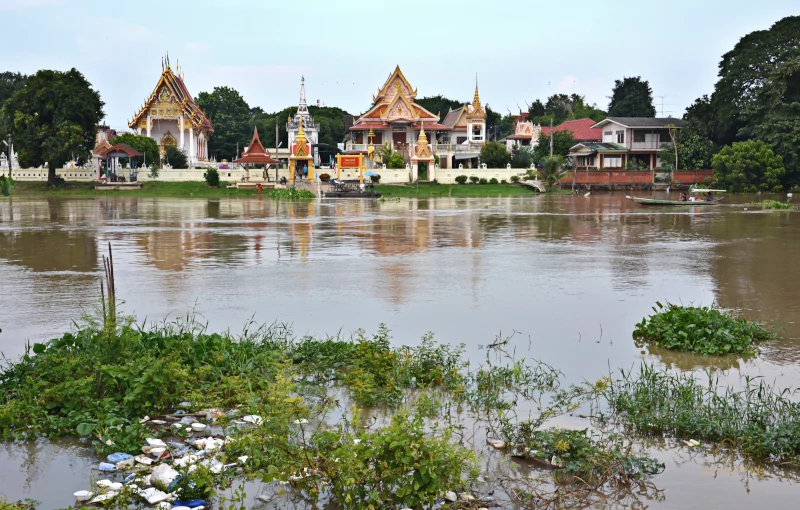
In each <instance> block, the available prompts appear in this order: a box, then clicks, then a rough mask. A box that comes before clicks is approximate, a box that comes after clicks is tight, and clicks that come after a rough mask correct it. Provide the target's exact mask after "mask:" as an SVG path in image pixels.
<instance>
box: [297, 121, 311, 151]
mask: <svg viewBox="0 0 800 510" xmlns="http://www.w3.org/2000/svg"><path fill="white" fill-rule="evenodd" d="M294 143H296V144H297V146H298V147H305V146H306V145H307V144H308V140H306V131H305V129H303V117H300V125H299V126H298V128H297V138H296V139H295V142H294Z"/></svg>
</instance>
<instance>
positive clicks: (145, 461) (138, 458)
mask: <svg viewBox="0 0 800 510" xmlns="http://www.w3.org/2000/svg"><path fill="white" fill-rule="evenodd" d="M133 460H135V461H136V462H137V463H139V464H144V465H145V466H149V465H150V464H152V463H153V459H151V458H150V457H148V456H146V455H139V456H136V457H134V458H133Z"/></svg>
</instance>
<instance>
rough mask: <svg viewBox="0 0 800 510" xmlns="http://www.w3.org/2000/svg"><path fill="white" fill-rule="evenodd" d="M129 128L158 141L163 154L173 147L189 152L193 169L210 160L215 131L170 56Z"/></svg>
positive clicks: (165, 59) (188, 156) (163, 64)
mask: <svg viewBox="0 0 800 510" xmlns="http://www.w3.org/2000/svg"><path fill="white" fill-rule="evenodd" d="M128 127H130V128H131V129H133V130H134V131H135V132H138V133H139V134H140V135H146V136H147V137H148V138H152V139H153V140H155V141H156V143H157V144H158V148H159V151H160V152H161V154H162V155H163V154H164V153H165V152H166V149H167V147H169V146H175V147H178V148H179V149H181V150H183V151H185V152H186V156H187V159H188V161H189V166H190V167H191V166H192V165H193V164H194V163H197V162H198V161H208V140H209V138H210V137H211V135H212V134H213V133H214V128H213V127H212V126H211V121H210V120H209V119H208V117H206V115H205V113H203V111H202V110H201V109H200V107H199V106H198V105H197V103H196V102H195V100H194V98H193V97H192V94H191V93H190V92H189V89H188V88H187V87H186V83H185V82H184V81H183V74H182V73H181V71H180V68H178V72H177V73H175V72H174V71H173V70H172V67H171V66H170V63H169V56H167V57H165V58H164V59H163V60H162V62H161V78H160V79H159V80H158V83H157V84H156V87H155V89H153V92H152V93H151V94H150V96H148V97H147V99H146V100H145V101H144V103H143V104H142V106H141V107H140V108H139V110H137V112H136V113H135V114H134V116H133V118H132V119H131V121H130V122H129V123H128Z"/></svg>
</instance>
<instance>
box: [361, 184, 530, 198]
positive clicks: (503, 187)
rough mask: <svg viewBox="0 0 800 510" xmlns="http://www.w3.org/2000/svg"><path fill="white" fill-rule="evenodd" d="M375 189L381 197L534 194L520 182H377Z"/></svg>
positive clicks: (464, 196)
mask: <svg viewBox="0 0 800 510" xmlns="http://www.w3.org/2000/svg"><path fill="white" fill-rule="evenodd" d="M375 189H376V190H377V191H378V193H380V194H381V196H383V197H387V198H390V197H412V198H435V197H457V198H479V197H518V196H528V195H535V194H536V193H538V192H537V191H536V190H533V189H531V188H527V187H525V186H522V185H521V184H437V183H428V182H425V183H422V182H421V183H419V186H418V185H416V184H379V185H376V186H375Z"/></svg>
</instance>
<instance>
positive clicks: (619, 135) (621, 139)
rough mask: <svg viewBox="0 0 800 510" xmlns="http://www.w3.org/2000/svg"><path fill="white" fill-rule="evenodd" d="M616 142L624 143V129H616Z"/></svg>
mask: <svg viewBox="0 0 800 510" xmlns="http://www.w3.org/2000/svg"><path fill="white" fill-rule="evenodd" d="M617 143H625V130H624V129H623V130H621V131H617Z"/></svg>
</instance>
